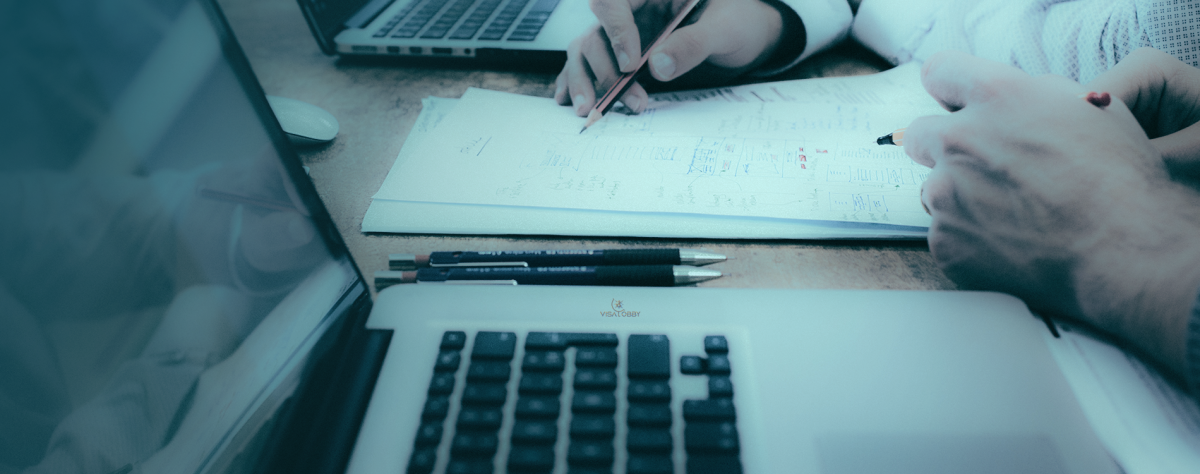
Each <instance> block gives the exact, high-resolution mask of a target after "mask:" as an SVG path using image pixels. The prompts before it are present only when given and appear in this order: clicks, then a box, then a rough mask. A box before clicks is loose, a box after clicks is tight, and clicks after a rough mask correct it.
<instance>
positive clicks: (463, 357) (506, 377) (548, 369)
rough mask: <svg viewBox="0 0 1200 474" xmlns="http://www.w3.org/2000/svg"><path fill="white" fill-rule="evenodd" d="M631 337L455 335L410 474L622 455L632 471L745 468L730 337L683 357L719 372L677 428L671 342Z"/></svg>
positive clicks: (445, 342)
mask: <svg viewBox="0 0 1200 474" xmlns="http://www.w3.org/2000/svg"><path fill="white" fill-rule="evenodd" d="M519 339H523V341H519ZM519 342H520V343H521V346H522V347H523V348H524V349H523V350H518V347H519V345H518V343H519ZM624 342H625V343H624V344H621V341H620V339H619V338H618V336H617V335H616V334H608V333H556V332H529V333H528V334H525V335H524V337H523V338H521V337H520V336H518V335H517V334H516V333H513V332H490V331H479V332H476V333H475V334H474V337H473V340H472V341H471V343H470V345H469V348H468V337H467V333H466V332H463V331H447V332H445V333H444V334H443V336H442V341H441V344H440V348H439V352H438V354H437V358H436V360H435V362H434V372H433V378H432V380H431V381H430V383H429V390H428V396H427V399H426V401H425V405H424V408H423V411H422V414H421V425H420V426H419V427H417V428H416V429H417V434H416V438H415V439H416V440H415V446H414V450H413V454H412V456H411V457H410V459H409V463H408V473H409V474H424V473H431V472H434V470H435V468H438V470H439V472H441V469H442V467H443V466H444V472H446V473H451V474H473V473H481V474H484V473H487V474H490V473H492V472H498V471H499V470H498V469H496V467H498V466H500V465H501V464H500V463H503V464H502V465H503V466H505V467H506V468H507V472H510V473H549V472H552V471H554V470H555V468H556V467H557V468H562V467H563V466H565V467H566V472H568V473H579V474H584V473H596V472H605V473H611V472H613V471H614V467H615V463H616V462H617V461H618V460H620V461H623V463H624V468H625V469H624V471H625V472H626V473H628V474H659V473H661V474H671V473H674V472H675V467H676V462H677V461H681V462H682V463H683V467H684V468H685V470H686V472H688V473H689V474H695V473H709V472H712V473H725V474H730V473H740V472H741V462H740V459H739V452H740V449H739V442H738V433H737V417H736V410H735V409H734V404H733V383H732V382H731V381H730V363H729V344H728V341H727V340H726V338H725V337H724V336H720V335H709V336H705V337H704V354H694V355H684V356H682V357H680V360H679V371H680V372H681V373H683V374H684V375H685V376H687V375H694V376H707V379H708V380H707V382H708V397H707V398H704V399H687V400H683V402H682V404H681V405H677V406H681V407H682V419H683V424H684V426H683V427H682V428H683V429H682V430H675V429H673V424H674V419H675V416H674V413H673V411H672V403H671V400H672V393H671V392H672V390H671V386H672V384H671V362H672V361H671V350H670V340H669V339H668V337H667V336H665V335H660V334H632V335H629V336H628V337H627V338H626V340H625V341H624ZM464 362H465V363H464ZM460 372H465V373H463V374H460ZM460 381H461V383H460ZM513 381H515V383H512V382H513ZM460 384H461V385H462V386H461V387H459V386H458V385H460ZM679 432H682V434H683V440H682V443H677V442H676V439H675V433H679ZM678 444H681V445H682V447H683V450H682V452H683V453H684V456H682V457H679V456H676V455H675V454H674V453H676V452H678V451H679V450H677V449H676V446H677V445H678ZM618 450H621V451H618ZM439 457H446V458H447V459H445V460H444V462H443V463H439Z"/></svg>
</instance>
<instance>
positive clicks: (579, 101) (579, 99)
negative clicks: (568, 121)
mask: <svg viewBox="0 0 1200 474" xmlns="http://www.w3.org/2000/svg"><path fill="white" fill-rule="evenodd" d="M586 100H587V97H584V96H583V94H579V95H577V96H575V99H574V101H575V113H579V114H582V113H583V111H584V110H587V108H586V107H584V106H583V103H584V101H586Z"/></svg>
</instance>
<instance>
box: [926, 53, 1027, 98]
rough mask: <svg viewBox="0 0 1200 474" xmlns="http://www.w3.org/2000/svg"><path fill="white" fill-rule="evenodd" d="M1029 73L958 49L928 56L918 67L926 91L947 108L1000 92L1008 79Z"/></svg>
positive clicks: (1015, 78) (998, 95) (1019, 78)
mask: <svg viewBox="0 0 1200 474" xmlns="http://www.w3.org/2000/svg"><path fill="white" fill-rule="evenodd" d="M1028 77H1029V76H1028V75H1026V74H1025V73H1023V72H1021V71H1020V70H1018V69H1017V68H1014V67H1012V66H1007V65H1004V64H1000V63H997V62H993V61H988V60H985V59H980V58H977V57H975V56H971V55H969V54H966V53H963V52H960V51H942V52H939V53H936V54H934V55H933V56H930V57H929V59H927V60H926V61H925V64H924V66H922V67H921V83H922V84H924V86H925V90H926V91H928V92H929V95H931V96H933V98H934V99H936V100H937V101H938V103H940V104H941V105H942V107H943V108H945V109H946V110H949V111H951V112H955V111H958V110H960V109H962V108H964V107H966V106H967V104H969V103H971V102H983V101H988V100H992V99H994V98H996V97H1000V96H1003V91H1002V89H1003V86H1004V84H1006V83H1007V82H1009V81H1013V80H1022V79H1027V78H1028Z"/></svg>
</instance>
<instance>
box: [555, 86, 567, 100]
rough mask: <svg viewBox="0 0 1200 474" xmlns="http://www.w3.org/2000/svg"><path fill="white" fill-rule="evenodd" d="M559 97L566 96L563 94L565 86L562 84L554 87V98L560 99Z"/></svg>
mask: <svg viewBox="0 0 1200 474" xmlns="http://www.w3.org/2000/svg"><path fill="white" fill-rule="evenodd" d="M559 97H565V96H564V95H563V87H562V86H558V87H555V88H554V98H555V99H558V98H559Z"/></svg>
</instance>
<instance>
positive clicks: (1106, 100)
mask: <svg viewBox="0 0 1200 474" xmlns="http://www.w3.org/2000/svg"><path fill="white" fill-rule="evenodd" d="M1084 100H1087V101H1088V103H1090V104H1092V105H1094V106H1096V107H1100V108H1102V109H1103V108H1105V107H1108V104H1111V103H1112V96H1111V95H1108V93H1107V92H1088V94H1087V98H1085V99H1084Z"/></svg>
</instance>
